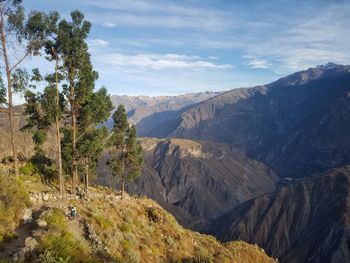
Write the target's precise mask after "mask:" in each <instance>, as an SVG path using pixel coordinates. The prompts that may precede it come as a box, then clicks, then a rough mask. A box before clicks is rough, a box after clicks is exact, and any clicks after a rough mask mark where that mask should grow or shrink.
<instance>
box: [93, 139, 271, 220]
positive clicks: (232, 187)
mask: <svg viewBox="0 0 350 263" xmlns="http://www.w3.org/2000/svg"><path fill="white" fill-rule="evenodd" d="M142 143H143V147H144V152H145V165H144V169H143V173H142V175H141V176H140V177H139V178H137V179H136V180H135V181H134V182H132V183H130V184H128V186H127V191H128V192H129V193H130V194H137V195H146V196H148V197H150V198H152V199H154V200H156V201H157V202H158V203H159V204H161V205H163V207H165V208H166V209H168V210H169V211H170V212H172V213H173V214H174V215H175V216H176V218H177V219H178V220H179V221H180V222H181V223H183V224H184V225H187V226H189V225H190V224H191V223H192V222H193V221H194V220H197V219H201V218H207V217H212V216H217V215H219V214H222V213H224V212H226V211H228V210H230V209H232V208H233V207H235V206H237V205H239V204H241V203H243V202H244V201H247V200H249V199H251V198H254V197H257V196H259V195H261V194H264V193H267V192H270V191H273V190H274V189H275V187H276V183H277V179H278V178H277V177H276V175H275V174H274V172H273V171H272V170H271V169H269V168H267V167H266V166H265V165H263V164H261V163H259V162H257V161H255V160H252V159H250V158H248V157H246V156H245V155H244V154H242V153H240V152H239V151H237V150H235V149H234V148H233V147H231V146H230V145H227V144H219V143H213V142H200V141H192V140H182V139H163V140H158V139H150V138H144V139H142ZM107 156H108V154H106V155H105V156H104V158H102V159H101V160H100V163H99V167H100V170H99V174H100V175H101V177H103V178H105V179H106V178H108V176H107V177H106V175H108V174H109V173H110V171H109V170H108V168H107V167H106V166H105V160H106V158H107ZM104 183H105V184H107V182H106V181H104Z"/></svg>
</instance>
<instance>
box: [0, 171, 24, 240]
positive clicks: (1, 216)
mask: <svg viewBox="0 0 350 263" xmlns="http://www.w3.org/2000/svg"><path fill="white" fill-rule="evenodd" d="M29 205H30V202H29V195H28V193H27V191H26V190H25V188H24V187H23V185H22V183H21V182H20V181H19V180H18V179H11V178H10V177H8V176H5V175H4V174H2V173H1V174H0V243H1V242H2V241H3V239H4V237H5V236H10V235H11V234H12V231H13V230H14V228H15V227H16V226H17V225H18V224H19V221H20V218H21V214H22V212H23V209H25V208H26V207H28V206H29Z"/></svg>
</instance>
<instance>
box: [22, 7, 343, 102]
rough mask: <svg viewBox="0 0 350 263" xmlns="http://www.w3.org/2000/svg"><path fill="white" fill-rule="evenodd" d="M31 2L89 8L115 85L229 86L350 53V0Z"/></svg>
mask: <svg viewBox="0 0 350 263" xmlns="http://www.w3.org/2000/svg"><path fill="white" fill-rule="evenodd" d="M23 2H24V6H25V8H26V11H29V10H33V9H35V10H42V11H50V10H57V11H59V12H60V13H61V14H62V17H63V18H67V19H69V14H70V12H71V11H72V10H75V9H79V10H81V11H82V12H83V13H84V14H85V18H86V20H88V21H90V22H91V23H92V30H91V33H90V35H89V39H88V44H89V49H90V52H91V57H92V62H93V65H94V68H95V69H96V70H97V71H98V72H99V80H98V81H97V84H96V85H97V87H101V86H106V87H107V89H108V90H109V92H110V93H111V94H119V95H122V94H126V95H150V96H156V95H177V94H184V93H193V92H201V91H223V90H229V89H233V88H239V87H250V86H254V85H261V84H267V83H270V82H272V81H274V80H276V79H278V78H281V77H283V76H285V75H287V74H290V73H293V72H295V71H299V70H303V69H307V68H309V67H314V66H316V65H320V64H326V63H327V62H329V61H332V62H335V63H339V64H349V61H350V41H349V36H350V26H349V25H350V1H347V0H346V1H345V0H344V1H342V0H328V1H326V0H322V1H321V0H314V1H313V0H309V1H307V0H304V1H293V0H288V1H287V0H269V1H267V0H255V1H253V0H244V1H243V0H242V1H234V0H231V1H230V0H177V1H175V0H174V1H170V0H59V1H53V0H24V1H23ZM28 63H29V64H30V63H32V64H33V65H34V64H35V65H37V64H38V63H40V64H42V65H44V67H45V66H46V67H47V68H50V67H51V65H49V64H50V63H48V62H45V61H39V60H38V59H32V60H31V61H30V62H28Z"/></svg>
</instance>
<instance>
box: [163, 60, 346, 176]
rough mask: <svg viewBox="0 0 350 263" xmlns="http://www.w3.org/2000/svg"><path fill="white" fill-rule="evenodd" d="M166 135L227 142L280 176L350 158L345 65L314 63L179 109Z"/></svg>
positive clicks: (315, 169)
mask: <svg viewBox="0 0 350 263" xmlns="http://www.w3.org/2000/svg"><path fill="white" fill-rule="evenodd" d="M176 122H177V123H179V125H178V126H177V127H176V129H174V130H173V131H172V132H170V133H169V134H168V136H170V137H175V138H190V139H199V140H212V141H216V142H223V143H231V144H233V145H234V146H235V147H236V148H237V149H240V150H241V151H243V152H246V153H247V154H248V155H249V156H250V157H252V158H254V159H257V160H260V161H262V162H263V163H265V164H267V165H268V166H270V167H271V168H273V169H274V170H275V171H276V172H277V173H278V174H279V175H281V176H285V177H300V176H307V175H309V174H311V173H314V172H322V171H325V170H327V169H329V168H333V167H337V166H341V165H344V164H347V163H349V161H350V136H349V134H350V66H342V65H335V64H332V63H329V64H327V65H326V66H318V67H316V68H310V69H308V70H305V71H301V72H297V73H294V74H292V75H290V76H287V77H285V78H282V79H280V80H278V81H276V82H273V83H271V84H269V85H266V86H258V87H254V88H248V89H244V88H242V89H235V90H231V91H228V92H225V93H222V94H220V95H218V96H216V97H213V98H211V99H209V100H207V101H204V102H202V103H200V104H198V105H197V106H194V107H192V108H191V109H189V110H187V111H186V112H184V113H183V114H182V115H181V116H180V117H179V119H178V120H176Z"/></svg>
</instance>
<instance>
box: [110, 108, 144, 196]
mask: <svg viewBox="0 0 350 263" xmlns="http://www.w3.org/2000/svg"><path fill="white" fill-rule="evenodd" d="M113 121H114V126H113V129H112V134H111V138H110V144H111V145H112V150H111V152H110V153H111V158H110V159H109V160H108V161H107V165H108V166H109V167H110V169H111V170H112V173H113V176H115V177H120V178H121V183H122V187H121V194H122V198H123V196H124V191H125V183H126V182H128V181H131V180H133V179H135V178H136V177H138V176H139V175H140V174H141V170H142V165H143V157H142V147H141V145H140V143H139V141H138V140H137V135H136V128H135V126H132V127H130V125H129V123H128V119H127V115H126V112H125V107H124V106H123V105H120V106H119V107H118V109H117V111H116V112H115V113H114V114H113Z"/></svg>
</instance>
